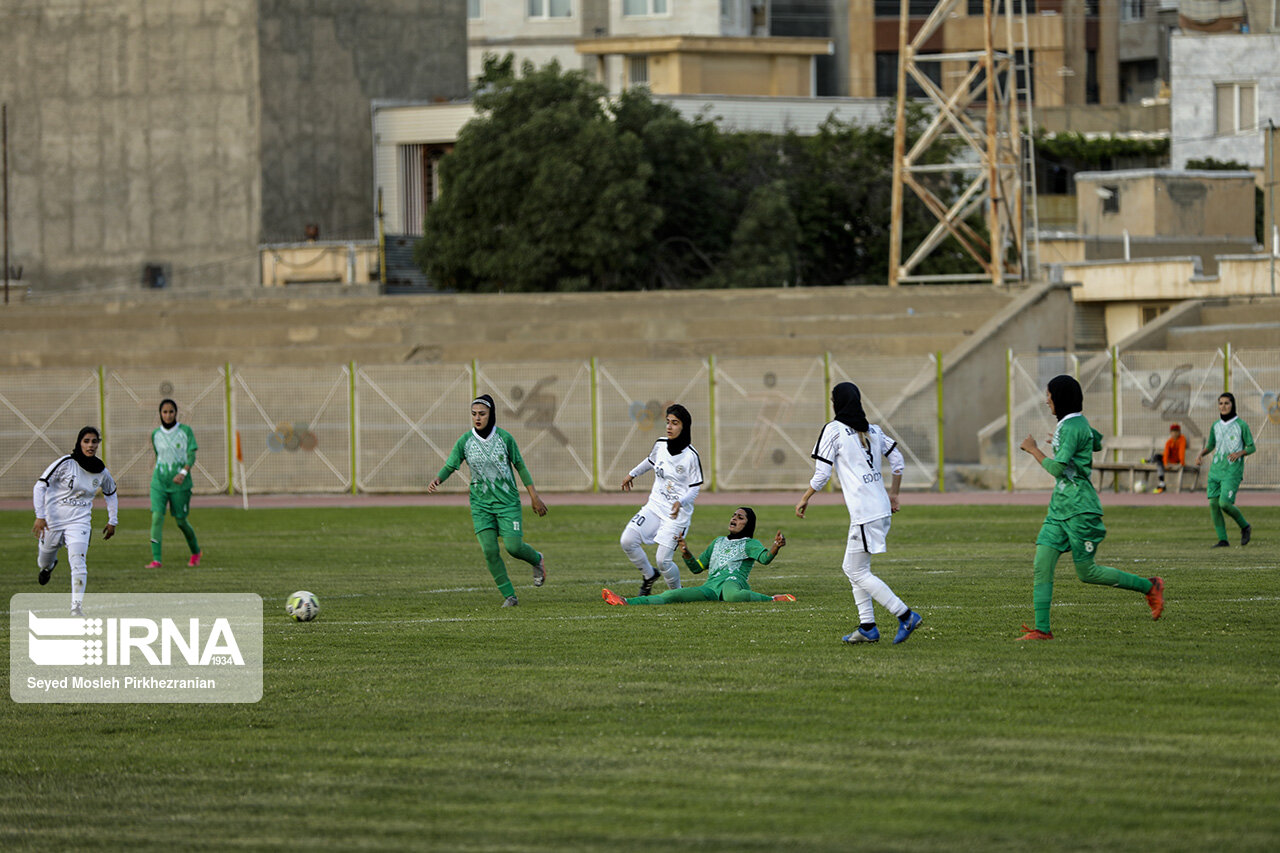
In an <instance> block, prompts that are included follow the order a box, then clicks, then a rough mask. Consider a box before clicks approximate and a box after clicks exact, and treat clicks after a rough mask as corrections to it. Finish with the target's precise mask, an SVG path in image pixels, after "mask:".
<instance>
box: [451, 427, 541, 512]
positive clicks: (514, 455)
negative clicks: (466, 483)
mask: <svg viewBox="0 0 1280 853" xmlns="http://www.w3.org/2000/svg"><path fill="white" fill-rule="evenodd" d="M464 461H465V462H466V463H467V467H468V468H470V469H471V503H472V505H473V506H480V507H482V508H484V509H489V510H493V511H495V512H496V511H499V510H503V509H509V508H511V507H512V506H515V507H519V506H520V489H519V487H518V486H517V485H516V478H515V477H514V476H513V475H512V473H511V470H512V469H513V468H514V469H515V471H516V473H518V474H519V475H520V480H521V482H523V483H524V484H525V485H526V486H531V485H533V476H532V475H531V474H530V473H529V469H528V468H527V467H526V466H525V464H524V458H523V457H522V456H521V455H520V448H519V447H517V446H516V440H515V439H514V438H512V437H511V433H509V432H507V431H506V430H504V429H503V428H502V427H494V429H493V432H491V433H489V437H488V438H481V437H480V436H479V435H477V434H476V431H475V430H469V431H468V432H465V433H463V434H462V436H461V437H459V438H458V440H457V441H456V442H454V445H453V450H452V451H451V452H450V453H449V458H448V459H446V460H445V463H444V467H443V468H441V469H440V473H439V474H437V475H436V477H437V479H439V480H440V482H442V483H443V482H444V481H445V480H447V479H448V478H449V475H450V474H452V473H453V472H454V471H457V470H458V468H460V467H461V466H462V463H463V462H464Z"/></svg>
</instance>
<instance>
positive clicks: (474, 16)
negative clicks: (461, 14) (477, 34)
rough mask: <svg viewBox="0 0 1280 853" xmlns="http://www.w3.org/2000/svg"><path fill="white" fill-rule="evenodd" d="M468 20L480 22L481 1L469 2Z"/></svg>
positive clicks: (473, 0)
mask: <svg viewBox="0 0 1280 853" xmlns="http://www.w3.org/2000/svg"><path fill="white" fill-rule="evenodd" d="M467 19H468V20H471V21H478V20H480V0H467Z"/></svg>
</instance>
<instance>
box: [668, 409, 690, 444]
mask: <svg viewBox="0 0 1280 853" xmlns="http://www.w3.org/2000/svg"><path fill="white" fill-rule="evenodd" d="M667 414H668V415H675V416H676V419H677V420H679V421H680V434H679V435H677V436H676V437H675V438H668V439H667V452H668V453H670V454H671V455H672V456H675V455H677V454H679V453H682V452H683V451H684V449H685V448H686V447H688V446H689V443H690V442H691V441H693V439H692V438H690V436H689V427H691V426H693V417H692V416H691V415H690V414H689V410H688V409H686V408H685V407H684V406H682V405H680V404H679V403H673V404H672V405H670V406H668V407H667Z"/></svg>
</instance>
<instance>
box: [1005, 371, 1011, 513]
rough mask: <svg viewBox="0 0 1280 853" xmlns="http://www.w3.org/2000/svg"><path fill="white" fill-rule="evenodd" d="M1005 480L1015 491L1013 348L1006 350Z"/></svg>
mask: <svg viewBox="0 0 1280 853" xmlns="http://www.w3.org/2000/svg"><path fill="white" fill-rule="evenodd" d="M1004 435H1005V442H1004V480H1005V489H1006V491H1010V492H1012V491H1013V348H1012V347H1010V348H1009V349H1007V350H1005V351H1004Z"/></svg>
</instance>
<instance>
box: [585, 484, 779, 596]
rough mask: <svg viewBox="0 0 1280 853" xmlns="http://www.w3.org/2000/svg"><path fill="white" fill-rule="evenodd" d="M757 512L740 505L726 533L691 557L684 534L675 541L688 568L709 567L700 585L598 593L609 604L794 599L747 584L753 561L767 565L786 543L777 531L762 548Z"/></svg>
mask: <svg viewBox="0 0 1280 853" xmlns="http://www.w3.org/2000/svg"><path fill="white" fill-rule="evenodd" d="M755 535H756V513H755V510H753V509H752V508H751V507H749V506H740V507H738V508H737V509H735V510H734V511H733V516H732V517H730V519H729V535H728V536H719V537H717V538H716V539H715V541H714V542H712V543H711V544H710V545H708V546H707V550H705V551H703V552H702V556H700V557H694V556H693V554H692V553H691V552H690V551H689V546H688V545H686V544H685V541H684V537H683V536H681V537H680V538H679V539H678V540H676V544H677V546H678V547H679V548H680V556H681V557H683V558H684V564H685V565H686V566H688V567H689V571H691V572H693V573H694V574H699V573H701V572H704V571H706V570H707V569H710V570H711V574H709V575H707V580H706V583H704V584H702V586H688V587H682V588H679V589H669V590H667V591H666V592H664V593H661V594H660V595H641V596H636V597H635V598H623V597H622V596H620V595H618V594H617V593H615V592H613V591H612V590H610V589H602V590H600V595H601V597H602V598H604V600H605V601H607V602H608V603H610V604H676V603H680V602H688V601H728V602H739V601H795V600H796V597H795V596H794V595H790V594H786V593H784V594H782V595H765V594H764V593H760V592H753V591H752V589H751V586H750V585H749V584H748V583H747V578H749V577H750V576H751V569H752V566H754V564H756V563H759V564H760V565H762V566H767V565H769V564H770V563H772V562H773V558H774V557H776V556H778V552H779V551H781V550H782V548H783V546H785V545H786V544H787V538H786V537H785V536H783V535H782V531H781V530H779V531H778V532H777V533H776V534H774V537H773V547H772V548H769V549H767V550H766V549H765V547H764V545H762V544H761V543H760V542H758V541H757V540H755V539H754V538H752V537H754V536H755Z"/></svg>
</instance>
